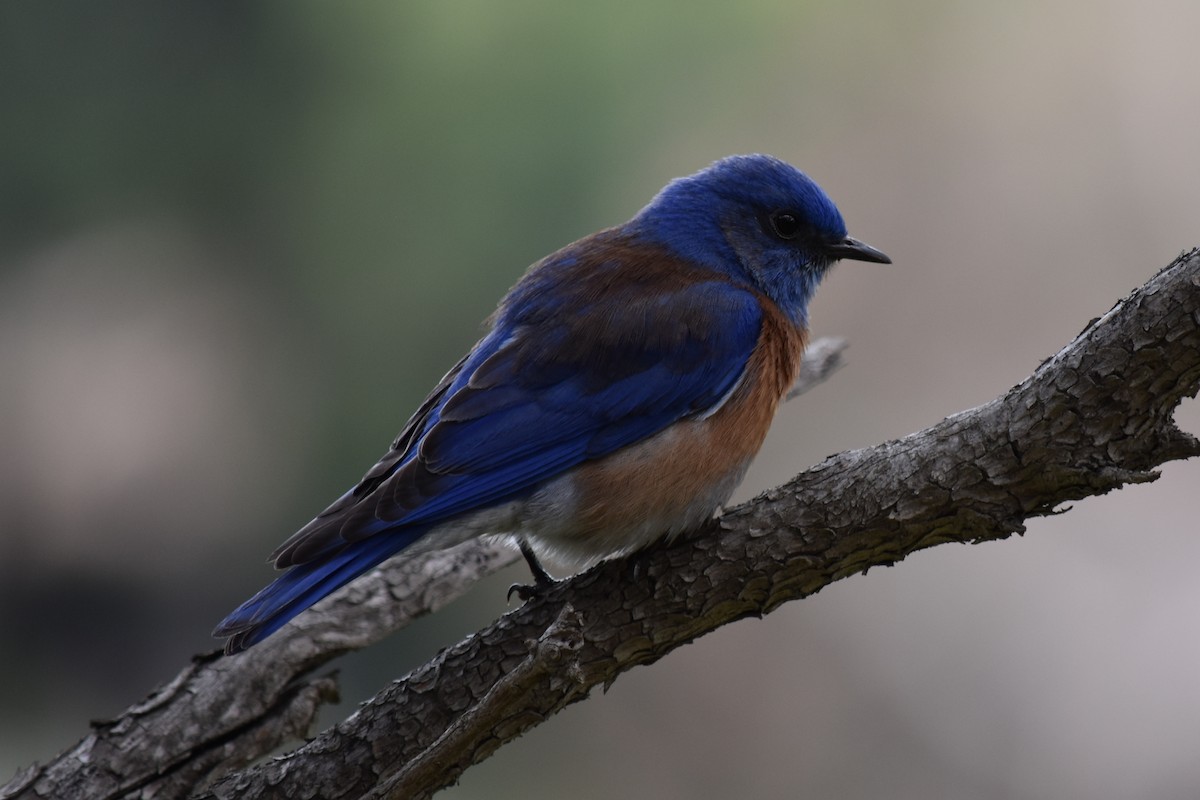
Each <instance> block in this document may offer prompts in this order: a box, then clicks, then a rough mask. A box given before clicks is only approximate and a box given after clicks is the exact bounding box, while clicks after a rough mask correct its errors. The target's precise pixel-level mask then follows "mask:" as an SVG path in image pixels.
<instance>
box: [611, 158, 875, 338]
mask: <svg viewBox="0 0 1200 800" xmlns="http://www.w3.org/2000/svg"><path fill="white" fill-rule="evenodd" d="M631 225H632V226H634V228H635V229H636V230H637V231H638V232H639V233H641V234H642V235H644V236H646V237H648V238H650V239H653V240H656V241H658V242H660V243H661V244H663V245H665V246H666V247H668V248H669V249H670V250H671V251H673V252H675V253H676V254H678V255H680V256H682V257H683V258H686V259H688V260H690V261H693V262H696V263H699V264H703V265H705V266H707V267H709V268H710V269H715V270H719V271H720V272H724V273H726V274H729V275H731V276H733V277H735V278H738V279H739V280H743V281H746V282H747V283H749V284H751V285H753V286H754V287H756V288H757V289H758V290H759V291H761V292H762V293H763V294H765V295H767V296H768V297H770V298H771V299H772V300H774V301H775V303H776V304H778V305H779V307H780V308H781V309H783V311H784V312H785V313H786V314H787V315H788V316H789V317H791V318H792V320H793V321H795V322H797V323H801V324H803V323H804V322H805V318H806V313H807V307H808V301H809V299H810V298H811V297H812V294H813V291H814V290H815V289H816V287H817V284H818V283H819V282H820V280H821V278H822V277H823V276H824V275H825V273H826V271H828V269H829V267H830V266H832V265H833V263H834V262H836V261H838V260H839V259H843V258H850V259H856V260H858V261H874V262H877V263H882V264H888V263H891V259H889V258H888V257H887V256H886V255H884V254H883V253H881V252H880V251H878V250H876V249H875V248H873V247H870V246H868V245H866V244H863V243H862V242H859V241H857V240H855V239H851V238H850V237H849V236H847V235H846V224H845V223H844V222H842V215H841V214H840V213H839V212H838V210H837V206H835V205H834V204H833V201H832V200H830V199H829V197H828V196H827V195H826V194H825V192H823V191H821V187H820V186H817V184H815V183H813V182H812V180H811V179H809V177H808V176H807V175H805V174H804V173H803V172H801V171H800V170H798V169H796V168H795V167H793V166H791V165H790V164H787V163H785V162H783V161H780V160H779V159H777V158H774V157H772V156H765V155H750V156H729V157H728V158H723V159H721V160H720V161H718V162H716V163H715V164H713V165H712V166H710V167H708V168H707V169H704V170H701V171H700V172H697V173H696V174H695V175H689V176H688V177H686V178H678V179H676V180H674V181H672V182H671V183H669V184H668V185H667V186H666V188H664V189H663V190H662V191H661V192H659V193H658V196H657V197H655V198H654V199H653V200H652V201H651V202H650V205H648V206H646V207H645V208H644V209H642V210H641V212H640V213H639V214H638V215H637V217H635V218H634V219H633V220H632V221H631Z"/></svg>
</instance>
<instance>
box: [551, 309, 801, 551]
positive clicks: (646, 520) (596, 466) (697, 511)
mask: <svg viewBox="0 0 1200 800" xmlns="http://www.w3.org/2000/svg"><path fill="white" fill-rule="evenodd" d="M760 302H761V304H762V307H763V326H762V331H761V333H760V336H759V341H758V345H757V346H756V347H755V348H754V351H753V353H752V354H751V356H750V359H749V361H748V362H747V364H746V370H745V372H744V373H743V375H742V378H741V380H740V382H739V383H738V386H737V388H736V389H735V390H734V391H733V393H732V395H730V397H729V398H728V399H727V400H726V401H725V403H724V404H723V405H722V406H721V407H720V408H719V409H718V410H717V411H716V412H714V413H712V414H710V415H708V416H705V417H697V418H691V419H687V420H683V421H680V422H678V423H676V424H674V425H672V426H671V427H669V428H667V429H666V430H664V431H662V432H660V433H658V434H656V435H654V436H652V437H650V438H649V439H646V440H645V441H643V442H639V443H637V444H634V445H630V446H629V447H626V448H623V449H622V450H619V451H617V452H616V453H613V454H612V455H610V456H608V457H606V458H603V459H599V460H597V461H595V462H591V463H588V464H584V465H581V466H580V467H578V468H577V469H575V470H574V471H573V472H572V474H571V479H572V483H573V489H574V491H573V494H574V496H575V500H576V503H575V514H574V515H573V516H574V524H572V525H571V526H570V528H571V529H572V530H570V532H567V531H564V532H563V533H564V534H565V536H564V538H570V539H571V540H572V541H570V542H569V543H568V542H555V543H551V542H547V544H551V545H552V546H554V545H559V546H564V547H563V549H567V550H575V551H577V552H587V553H595V554H597V555H599V554H605V553H617V552H625V551H629V550H633V549H636V548H638V547H642V546H644V545H645V544H648V543H649V542H651V541H653V540H654V539H657V538H660V537H662V536H663V535H668V536H670V535H674V534H677V533H679V532H681V531H683V530H686V529H688V528H692V527H695V526H697V525H699V524H701V523H702V522H704V521H705V520H706V519H708V518H709V517H710V516H712V514H713V513H714V512H715V511H716V509H717V508H718V507H719V506H720V505H721V504H723V503H724V502H725V501H727V500H728V499H729V496H730V495H731V494H732V493H733V490H734V489H735V488H736V487H737V485H738V484H739V483H740V482H741V479H742V477H743V475H744V474H745V471H746V468H747V467H748V466H749V464H750V461H751V459H752V458H753V457H754V455H755V454H756V453H757V452H758V450H759V448H760V447H761V446H762V443H763V440H764V439H765V438H766V435H767V431H768V430H769V429H770V426H771V420H772V418H773V417H774V416H775V409H776V407H777V406H778V405H779V401H780V399H781V398H782V396H783V394H784V393H785V392H786V391H787V390H788V388H789V387H790V386H791V385H792V383H793V381H794V380H795V378H796V373H797V370H798V368H799V366H800V356H801V354H802V353H803V350H804V332H803V331H802V330H801V329H799V328H797V327H796V326H795V325H793V324H792V323H791V321H790V320H788V318H787V317H786V316H785V315H784V314H783V313H782V312H781V311H779V310H778V309H777V308H776V307H775V305H774V304H773V303H771V302H770V301H769V300H767V299H766V298H765V297H764V298H761V300H760ZM556 538H557V537H556Z"/></svg>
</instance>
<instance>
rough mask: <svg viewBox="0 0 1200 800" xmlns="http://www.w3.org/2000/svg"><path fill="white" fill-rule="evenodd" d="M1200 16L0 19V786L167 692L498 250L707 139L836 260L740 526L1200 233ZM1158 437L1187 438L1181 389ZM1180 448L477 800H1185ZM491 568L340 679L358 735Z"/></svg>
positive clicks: (721, 661)
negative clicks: (1173, 433)
mask: <svg viewBox="0 0 1200 800" xmlns="http://www.w3.org/2000/svg"><path fill="white" fill-rule="evenodd" d="M1198 26H1200V4H1196V3H1194V2H1188V0H1175V1H1174V2H1171V1H1170V0H1162V1H1159V0H1149V1H1148V2H1145V1H1144V2H1136V3H1135V2H1132V0H1129V1H1128V2H1119V1H1118V2H1100V3H1095V2H1085V0H1046V1H1045V2H1039V3H1031V2H1016V3H994V4H993V3H974V2H950V0H916V2H911V3H904V4H892V3H869V2H863V1H862V0H848V1H846V2H839V3H833V2H815V1H814V2H743V3H738V4H719V3H712V4H707V5H703V4H696V3H689V2H657V3H644V4H636V5H635V4H629V5H628V7H627V8H625V9H623V10H621V11H619V12H618V11H616V10H614V9H613V8H608V7H602V6H596V7H593V6H591V5H589V4H571V5H564V4H560V3H551V2H510V3H492V2H484V1H482V0H474V1H468V0H463V2H451V3H442V2H432V1H425V0H421V1H419V2H406V3H385V2H374V3H367V2H363V3H356V4H339V5H337V6H336V7H335V6H333V5H330V4H324V3H317V2H286V3H285V2H266V3H264V2H260V3H241V2H207V3H175V4H161V3H156V2H149V0H144V1H143V2H121V3H115V4H112V3H109V4H103V5H98V4H91V3H83V2H79V3H41V2H17V3H5V4H3V5H0V108H3V109H4V111H3V115H4V122H3V124H2V125H0V520H2V522H0V782H2V781H3V780H7V778H8V777H9V776H10V775H11V774H12V773H13V771H14V770H15V769H16V768H17V767H19V766H21V765H23V764H26V763H28V762H31V761H33V760H35V759H46V758H49V757H51V756H52V755H53V754H55V753H56V752H57V751H59V750H61V749H62V748H64V747H67V746H69V745H71V744H72V743H74V742H75V741H76V740H77V739H78V738H80V737H81V736H83V735H84V734H85V733H86V731H87V723H88V720H90V719H93V718H102V717H106V716H111V715H114V714H117V713H119V712H120V711H121V710H122V709H123V708H125V707H126V706H127V705H129V704H131V703H133V702H135V701H137V700H139V699H141V698H142V697H143V696H144V695H145V694H146V693H147V692H148V691H149V690H150V689H151V688H152V687H153V686H154V685H156V684H157V683H159V682H161V681H164V680H167V679H168V678H170V677H171V676H172V675H174V674H175V672H176V671H177V670H178V669H179V668H181V667H182V666H183V665H184V663H185V662H186V661H187V659H188V658H189V657H190V656H191V654H192V653H195V652H198V651H202V650H207V649H210V648H212V647H214V645H215V643H214V642H213V641H211V640H210V639H209V638H208V631H209V630H210V629H211V627H212V625H213V624H214V623H215V622H216V621H217V620H219V619H220V618H221V617H222V616H223V615H224V614H225V613H226V612H227V611H229V610H230V609H231V608H232V607H233V606H234V605H235V604H237V603H238V602H240V601H241V600H243V599H244V598H245V597H246V596H247V595H249V594H250V593H251V592H253V591H254V590H256V589H258V588H259V586H261V585H262V584H263V583H265V582H266V581H267V580H268V579H269V578H270V577H271V572H270V570H269V569H268V568H267V567H266V566H265V565H264V563H263V559H264V558H265V556H266V555H267V553H269V552H270V551H271V549H272V548H274V546H275V545H276V544H278V543H279V542H280V541H281V540H282V539H283V538H285V537H286V536H287V535H289V534H290V533H291V532H292V531H293V530H294V529H295V528H297V527H298V526H300V525H301V524H303V523H304V522H306V521H307V520H308V519H309V518H310V517H311V516H312V515H313V514H314V513H315V512H316V511H318V510H320V509H321V508H323V507H324V506H325V504H326V503H328V502H329V501H330V500H332V499H333V498H335V497H337V496H338V495H339V494H341V492H342V491H343V490H344V489H345V488H347V487H348V486H349V485H351V484H352V483H353V482H354V481H355V480H357V478H358V477H359V476H360V475H361V473H362V472H363V471H365V470H366V469H367V468H368V467H369V466H370V465H371V464H372V463H373V462H374V460H375V459H376V457H378V456H379V455H381V454H382V452H383V451H384V449H386V447H387V445H388V443H389V442H390V440H391V437H392V436H393V435H394V434H395V433H396V432H397V431H398V430H399V428H400V426H401V425H402V423H403V422H404V420H405V419H406V418H407V417H408V415H409V414H410V413H411V412H412V410H413V409H414V408H415V407H416V405H417V404H418V403H419V401H420V400H421V399H422V397H423V396H424V394H425V393H426V391H427V390H428V389H430V388H431V387H432V386H433V384H434V383H435V382H436V381H437V379H438V378H439V377H440V376H441V375H442V373H443V372H444V371H445V369H447V368H448V367H449V366H450V365H451V364H453V363H454V361H455V360H456V359H457V358H458V356H459V355H460V354H461V353H462V352H463V351H464V350H465V349H466V348H467V347H469V346H470V345H471V344H472V342H473V341H474V340H475V339H476V338H477V336H478V335H479V332H480V321H481V320H482V319H483V318H484V317H486V316H487V315H488V314H489V313H490V311H491V310H492V308H493V307H494V305H495V302H496V301H497V299H498V298H499V297H500V296H501V295H502V293H503V292H504V291H505V289H506V288H507V287H508V286H510V285H511V284H512V283H513V282H514V281H515V280H516V279H517V277H518V276H519V275H520V274H521V272H522V270H523V269H524V267H525V266H526V265H527V264H529V263H531V262H533V261H534V260H536V259H537V258H539V257H541V256H542V255H544V254H546V253H548V252H550V251H551V250H553V249H555V248H557V247H559V246H561V245H563V244H566V243H567V242H569V241H571V240H573V239H575V238H578V237H580V236H582V235H585V234H587V233H589V232H591V231H593V230H596V229H598V228H600V227H604V226H608V225H612V224H616V223H619V222H621V221H623V220H624V219H626V218H628V217H629V216H631V215H632V214H633V213H634V212H636V211H637V210H638V209H639V208H640V207H641V206H642V205H643V204H644V203H645V202H647V201H648V200H649V198H650V197H651V196H652V195H653V194H654V192H656V191H657V190H658V189H659V188H660V186H661V185H662V184H664V183H665V182H666V181H667V180H669V179H670V178H672V177H674V176H676V175H680V174H686V173H690V172H693V171H695V170H697V169H699V168H700V167H702V166H704V165H706V164H707V163H709V162H710V161H712V160H714V159H716V158H718V157H720V156H723V155H727V154H730V153H743V152H753V151H763V152H770V153H773V154H775V155H778V156H780V157H782V158H784V159H786V160H788V161H791V162H792V163H794V164H796V165H798V166H800V167H801V168H802V169H805V170H806V171H808V172H809V173H810V174H811V175H812V176H813V177H814V178H815V179H816V180H817V181H819V182H820V183H821V184H822V185H823V186H824V187H825V188H826V190H827V191H828V192H829V193H830V195H831V196H832V197H833V198H834V199H835V201H836V202H837V203H838V204H839V206H840V207H841V209H842V212H843V214H844V215H845V217H846V220H847V223H848V225H849V228H850V231H851V233H852V234H853V235H855V236H858V237H861V238H863V239H865V240H866V241H868V242H870V243H871V244H874V245H876V246H877V247H880V248H882V249H883V250H885V251H886V252H888V253H889V254H890V255H891V256H892V257H893V259H894V260H895V264H894V265H893V266H890V267H883V266H877V265H868V264H858V263H846V264H843V265H842V266H841V267H839V268H838V269H837V270H836V271H835V273H834V274H833V275H832V276H831V278H830V279H829V280H828V281H827V282H826V284H825V285H824V286H823V288H822V290H821V292H819V294H818V297H817V300H816V303H815V305H814V308H813V315H812V321H813V327H814V333H815V334H817V335H839V336H845V337H848V338H849V340H850V342H851V348H850V350H849V352H848V359H849V365H848V366H847V367H846V368H845V369H843V370H842V371H841V372H840V373H838V374H837V376H836V377H835V378H834V379H833V380H832V381H831V382H829V383H828V384H826V385H824V386H821V387H820V388H818V389H816V390H815V391H813V392H811V393H810V394H807V395H805V396H804V397H802V398H800V399H798V400H797V401H795V402H792V403H790V404H788V405H787V406H786V407H785V408H784V409H783V410H782V412H781V413H780V414H779V416H778V418H777V420H776V424H775V427H774V429H773V432H772V434H771V437H770V439H769V441H768V443H767V445H766V448H765V450H764V452H763V454H762V455H761V457H760V458H759V459H758V461H757V462H756V464H755V467H754V469H753V471H752V472H751V474H750V476H749V477H748V479H747V481H746V484H745V485H744V486H743V488H742V489H741V491H740V492H739V495H738V498H739V499H746V498H749V497H751V496H752V495H753V494H755V493H757V492H758V491H761V490H763V489H765V488H767V487H769V486H772V485H775V484H778V483H780V482H782V481H784V480H785V479H787V478H788V477H790V476H791V475H793V474H794V473H796V472H797V471H799V470H800V469H802V468H804V467H807V466H809V465H811V464H813V463H815V462H817V461H819V460H820V459H822V458H823V457H824V456H826V455H828V454H830V453H834V452H837V451H840V450H843V449H847V448H854V447H863V446H867V445H872V444H876V443H878V442H880V441H883V440H885V439H888V438H892V437H897V436H901V435H903V434H906V433H909V432H910V431H913V430H917V429H920V428H923V427H926V426H929V425H931V424H934V423H936V422H938V421H939V420H940V419H941V418H942V417H943V416H945V415H947V414H950V413H953V412H956V411H959V410H962V409H965V408H969V407H971V406H974V405H977V404H979V403H983V402H985V401H987V400H990V399H991V398H993V397H994V396H996V395H998V394H999V393H1001V392H1003V391H1004V390H1006V389H1007V388H1008V387H1009V386H1011V385H1012V384H1013V383H1015V382H1017V381H1020V380H1021V379H1023V378H1024V377H1025V376H1026V375H1027V374H1028V373H1029V372H1030V371H1031V370H1032V369H1033V368H1034V367H1036V366H1037V364H1038V363H1039V362H1040V361H1041V360H1042V359H1043V358H1045V357H1047V356H1049V355H1051V354H1053V353H1054V352H1055V351H1057V350H1058V349H1059V348H1060V347H1061V346H1063V345H1064V344H1065V343H1066V342H1068V341H1069V340H1070V339H1071V338H1072V337H1073V336H1074V335H1075V334H1076V333H1077V332H1079V331H1080V330H1081V329H1082V328H1083V327H1084V326H1085V324H1086V323H1087V321H1088V320H1089V319H1091V318H1092V317H1095V316H1098V315H1099V314H1101V313H1103V312H1104V311H1106V310H1107V309H1108V308H1109V307H1110V306H1111V305H1112V304H1113V303H1114V302H1115V301H1116V300H1117V299H1118V298H1119V297H1121V296H1123V295H1124V294H1125V293H1126V292H1128V291H1129V290H1131V289H1132V288H1134V287H1135V286H1138V285H1140V284H1141V283H1142V282H1143V281H1144V280H1146V279H1147V278H1148V277H1149V276H1150V275H1152V274H1153V273H1154V272H1155V271H1156V270H1157V269H1158V268H1160V267H1161V266H1163V265H1165V264H1167V263H1168V262H1169V261H1170V260H1171V259H1172V258H1173V257H1174V256H1175V255H1176V254H1177V253H1179V252H1180V250H1182V249H1185V248H1189V247H1191V246H1194V245H1200V189H1198V187H1200V158H1198V155H1197V146H1196V141H1197V132H1198V131H1200V81H1198V80H1197V76H1198V75H1200V51H1198V50H1197V48H1196V46H1195V38H1194V32H1195V31H1196V30H1197V28H1198ZM1180 421H1181V422H1182V423H1183V425H1184V427H1185V428H1187V429H1190V430H1191V431H1193V432H1196V431H1198V430H1200V411H1198V409H1197V404H1196V403H1195V402H1189V403H1188V404H1185V406H1184V407H1183V408H1182V410H1181V412H1180ZM1198 481H1200V464H1170V465H1168V466H1167V467H1166V468H1165V469H1164V470H1163V477H1162V479H1161V480H1160V481H1158V482H1157V483H1155V484H1153V485H1148V486H1138V487H1132V488H1129V489H1126V490H1123V491H1120V492H1117V493H1114V494H1112V495H1109V496H1106V497H1103V498H1096V499H1090V500H1087V501H1084V502H1081V503H1079V504H1078V507H1077V508H1075V509H1074V510H1072V511H1071V512H1070V513H1069V514H1066V515H1064V516H1059V517H1055V518H1052V519H1044V520H1037V521H1034V522H1033V523H1032V524H1031V525H1030V528H1029V533H1028V535H1027V536H1025V537H1024V538H1016V537H1014V538H1013V539H1011V540H1009V541H1005V542H1001V543H993V544H988V545H982V546H977V547H965V546H960V547H950V546H942V547H938V548H936V549H934V550H932V551H928V552H923V553H919V554H917V555H916V556H914V557H912V558H911V559H909V560H908V561H906V562H904V563H902V564H900V565H898V566H896V567H895V568H892V569H877V570H872V571H871V573H870V574H869V575H868V576H865V577H863V576H856V577H854V578H852V579H849V580H846V581H843V582H841V583H839V584H837V585H835V586H833V587H831V588H829V589H827V590H826V591H824V592H822V593H821V594H819V595H817V596H815V597H812V598H810V599H808V600H805V601H804V602H801V603H793V604H790V605H788V606H786V607H784V608H781V609H779V610H778V611H776V612H775V613H773V614H771V615H770V616H769V617H767V618H766V619H764V620H762V621H747V622H741V623H738V624H736V625H733V626H730V627H728V628H726V629H724V630H722V631H720V632H718V633H717V634H716V635H712V636H708V637H706V638H704V639H703V640H701V641H699V642H697V643H695V644H694V645H692V646H690V647H686V648H683V649H682V650H680V651H678V652H676V653H674V654H672V655H671V656H669V657H667V658H665V659H664V660H663V661H661V662H660V663H658V664H656V665H654V666H653V667H651V668H646V669H639V670H636V671H634V672H633V673H630V674H628V675H625V676H623V677H622V678H621V679H620V680H619V681H618V682H617V684H616V685H615V686H614V687H613V688H612V690H611V691H609V692H608V693H607V694H603V695H602V694H600V693H597V694H596V696H594V697H593V698H591V699H590V700H589V701H588V702H586V703H583V704H580V705H577V706H574V707H572V708H570V709H568V710H567V711H566V712H564V713H562V714H561V715H559V716H558V717H556V718H554V719H553V720H551V721H550V722H549V723H547V724H545V725H543V726H541V727H539V728H537V729H535V730H534V731H533V732H531V733H530V734H528V735H526V736H525V737H523V738H522V739H520V740H519V741H517V742H515V743H512V744H510V745H508V746H506V747H504V748H503V749H501V751H500V752H499V753H498V754H497V755H496V756H495V757H493V758H492V759H491V760H489V761H488V762H486V763H485V764H483V765H481V766H479V767H476V768H474V769H472V770H471V771H469V772H468V773H467V774H466V775H465V776H464V778H463V780H462V783H461V785H460V786H459V787H457V788H455V789H452V790H450V791H448V792H446V793H445V796H446V797H452V798H458V799H463V800H465V799H466V798H508V797H512V798H522V800H529V798H535V797H573V798H606V797H614V796H628V797H655V798H726V797H730V796H738V797H743V796H745V797H785V796H809V797H824V796H836V797H840V798H855V797H863V798H872V797H888V798H928V797H947V798H951V797H952V798H1026V797H1029V798H1032V797H1055V798H1106V797H1113V798H1117V797H1133V796H1137V797H1154V798H1174V797H1180V798H1183V797H1189V798H1190V797H1195V796H1196V794H1197V792H1198V791H1200V759H1197V757H1196V753H1197V747H1198V745H1200V684H1198V683H1197V681H1196V675H1197V673H1198V672H1200V581H1197V580H1196V578H1195V564H1196V563H1197V562H1200V537H1197V535H1196V534H1197V527H1198V526H1197V522H1196V519H1197V515H1198V513H1200V505H1198V504H1197V491H1196V488H1197V486H1198ZM522 575H523V573H522V572H520V571H513V572H511V573H509V574H505V575H501V576H498V577H497V578H495V579H494V580H493V581H491V582H488V583H485V584H483V585H481V586H480V587H478V588H477V590H476V591H475V592H473V594H472V595H471V596H469V597H468V598H466V599H465V600H464V601H462V602H460V603H458V604H456V605H455V606H453V607H451V608H449V609H447V610H446V611H444V612H442V613H439V614H437V615H435V616H434V617H432V618H429V619H426V620H423V621H422V622H421V624H419V625H418V626H416V627H415V628H413V629H411V630H410V631H407V632H405V633H404V634H402V635H399V636H397V637H393V640H392V641H389V642H387V643H385V644H384V645H382V646H380V647H377V648H373V649H372V650H371V651H370V652H367V653H362V654H358V655H357V656H355V657H353V658H348V659H346V660H345V661H344V663H343V664H342V671H343V685H344V687H345V692H344V695H345V703H344V705H343V706H342V707H340V708H338V709H334V710H333V711H331V712H329V713H328V714H327V715H326V722H328V723H332V722H333V721H335V720H337V719H340V718H341V717H342V716H344V715H345V714H346V713H348V712H349V710H351V709H352V708H353V707H354V704H355V703H357V702H359V701H361V700H363V699H365V698H367V697H369V696H370V695H371V694H373V693H374V692H375V691H376V690H377V689H379V688H380V687H381V686H382V685H383V684H384V683H385V682H386V681H388V680H390V679H392V678H394V677H397V676H399V675H401V674H403V673H404V672H405V671H406V670H407V669H409V668H410V667H411V666H413V665H415V664H418V663H421V662H423V661H424V660H426V659H427V658H428V657H430V656H431V655H433V653H434V652H436V650H437V649H438V648H439V647H441V646H444V645H447V644H450V643H452V642H455V641H457V640H458V639H460V638H461V637H462V636H464V635H465V634H467V633H468V632H470V631H473V630H475V629H477V628H478V627H480V626H482V625H484V624H486V623H488V622H489V621H491V620H493V619H494V618H495V617H497V616H498V615H500V614H501V613H503V612H504V610H505V608H506V607H505V603H504V598H503V587H504V586H506V585H507V583H509V582H511V581H512V580H513V579H516V578H519V577H521V576H522Z"/></svg>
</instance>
